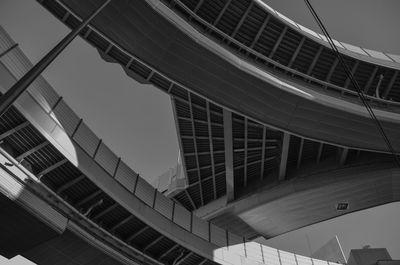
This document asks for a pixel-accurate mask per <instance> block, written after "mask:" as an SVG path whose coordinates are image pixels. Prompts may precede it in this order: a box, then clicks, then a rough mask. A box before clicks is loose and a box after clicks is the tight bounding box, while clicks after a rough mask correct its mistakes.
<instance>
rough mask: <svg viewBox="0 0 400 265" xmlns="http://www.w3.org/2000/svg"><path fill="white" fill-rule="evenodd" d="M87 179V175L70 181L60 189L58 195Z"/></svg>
mask: <svg viewBox="0 0 400 265" xmlns="http://www.w3.org/2000/svg"><path fill="white" fill-rule="evenodd" d="M84 179H85V175H80V176H78V177H77V178H74V179H72V180H70V181H69V182H67V183H65V184H64V185H62V186H61V187H59V188H58V189H57V191H56V193H57V194H60V193H62V192H63V191H64V190H66V189H68V188H70V187H72V186H73V185H75V184H76V183H78V182H79V181H82V180H84Z"/></svg>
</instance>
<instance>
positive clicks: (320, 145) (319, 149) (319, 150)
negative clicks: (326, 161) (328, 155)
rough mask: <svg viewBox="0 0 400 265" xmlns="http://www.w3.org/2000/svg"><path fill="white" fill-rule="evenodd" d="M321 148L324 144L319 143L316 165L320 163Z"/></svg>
mask: <svg viewBox="0 0 400 265" xmlns="http://www.w3.org/2000/svg"><path fill="white" fill-rule="evenodd" d="M323 148H324V144H323V143H319V146H318V153H317V164H319V162H321V155H322V150H323Z"/></svg>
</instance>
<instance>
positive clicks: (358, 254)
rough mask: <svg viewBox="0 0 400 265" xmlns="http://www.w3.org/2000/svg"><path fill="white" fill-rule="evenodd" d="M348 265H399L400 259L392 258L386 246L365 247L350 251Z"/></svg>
mask: <svg viewBox="0 0 400 265" xmlns="http://www.w3.org/2000/svg"><path fill="white" fill-rule="evenodd" d="M347 264H348V265H375V264H376V265H381V264H382V265H383V264H386V265H397V264H400V260H392V257H391V256H390V255H389V253H388V251H387V249H386V248H369V247H367V248H363V249H352V250H351V251H350V255H349V259H348V263H347Z"/></svg>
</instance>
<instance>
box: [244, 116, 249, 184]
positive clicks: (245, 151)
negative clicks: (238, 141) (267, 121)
mask: <svg viewBox="0 0 400 265" xmlns="http://www.w3.org/2000/svg"><path fill="white" fill-rule="evenodd" d="M248 126H249V124H248V120H247V118H246V117H245V118H244V175H243V186H244V187H246V186H247V154H248V150H247V138H248Z"/></svg>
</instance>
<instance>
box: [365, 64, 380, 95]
mask: <svg viewBox="0 0 400 265" xmlns="http://www.w3.org/2000/svg"><path fill="white" fill-rule="evenodd" d="M378 69H379V67H378V66H375V68H374V70H373V71H372V74H371V75H370V76H369V79H368V82H367V84H366V85H365V87H364V93H367V92H368V90H369V88H370V87H371V85H372V82H373V81H374V79H375V76H376V73H377V72H378Z"/></svg>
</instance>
